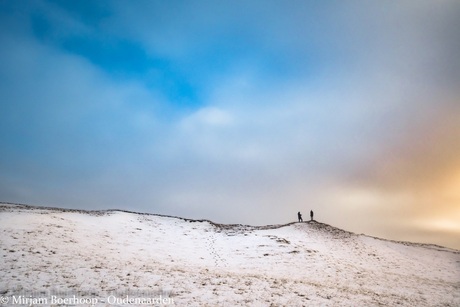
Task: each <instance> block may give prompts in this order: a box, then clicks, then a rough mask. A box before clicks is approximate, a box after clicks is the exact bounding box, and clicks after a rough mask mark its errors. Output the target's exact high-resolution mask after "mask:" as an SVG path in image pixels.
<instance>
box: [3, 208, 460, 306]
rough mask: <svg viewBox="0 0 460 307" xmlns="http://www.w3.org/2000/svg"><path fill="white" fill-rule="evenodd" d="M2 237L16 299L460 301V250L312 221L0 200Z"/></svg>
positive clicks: (6, 288) (10, 291)
mask: <svg viewBox="0 0 460 307" xmlns="http://www.w3.org/2000/svg"><path fill="white" fill-rule="evenodd" d="M0 243H1V245H0V259H1V261H0V271H1V272H2V273H1V274H2V275H1V281H0V296H1V300H2V301H1V302H3V303H6V305H11V306H13V305H17V304H18V303H19V302H25V303H31V302H33V301H32V300H33V299H35V303H36V305H40V304H42V305H52V302H51V296H53V295H55V296H56V297H57V298H56V300H55V302H57V303H61V305H72V304H73V305H79V304H83V305H90V304H89V302H90V301H89V299H90V298H91V299H94V300H92V301H91V303H94V302H95V303H96V305H97V306H122V305H124V304H125V303H129V302H131V303H133V302H134V304H132V305H131V306H133V305H140V306H143V305H142V304H143V303H146V301H145V300H144V301H142V300H140V299H141V298H140V297H142V299H152V297H153V296H155V299H161V300H162V301H156V303H158V304H159V303H161V304H163V305H168V304H171V305H174V306H317V305H324V306H373V305H378V306H380V305H385V306H460V252H459V251H456V250H452V249H448V248H443V247H440V246H435V245H422V244H413V243H405V242H392V241H387V240H382V239H377V238H372V237H369V236H365V235H356V234H353V233H350V232H347V231H343V230H340V229H337V228H334V227H331V226H329V225H326V224H322V223H318V222H315V221H313V222H305V223H290V224H287V225H275V226H264V227H255V226H244V225H220V224H215V223H212V222H210V221H195V220H188V219H183V218H175V217H166V216H158V215H151V214H138V213H130V212H124V211H115V210H114V211H90V212H88V211H78V210H65V209H55V208H40V207H31V206H24V205H10V204H0ZM56 293H57V294H56ZM149 295H150V297H148V298H143V297H144V296H149ZM18 297H19V298H18ZM137 297H139V298H138V300H137V301H128V299H133V298H137ZM38 298H42V300H41V301H37V299H38ZM27 299H29V301H27ZM45 299H46V300H45ZM59 299H60V301H59ZM64 299H69V300H71V299H73V300H74V301H64ZM115 299H116V300H115ZM123 299H125V300H124V301H123ZM20 300H22V301H20ZM7 301H8V302H7ZM1 302H0V303H1ZM150 303H151V302H150ZM158 304H157V305H158ZM24 305H26V304H24ZM153 305H155V304H153ZM150 306H152V304H151V305H150Z"/></svg>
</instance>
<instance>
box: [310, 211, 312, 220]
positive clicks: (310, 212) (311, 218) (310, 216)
mask: <svg viewBox="0 0 460 307" xmlns="http://www.w3.org/2000/svg"><path fill="white" fill-rule="evenodd" d="M310 219H311V220H312V221H313V210H310Z"/></svg>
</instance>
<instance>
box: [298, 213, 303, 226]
mask: <svg viewBox="0 0 460 307" xmlns="http://www.w3.org/2000/svg"><path fill="white" fill-rule="evenodd" d="M297 218H298V219H299V223H300V222H303V220H302V214H300V211H299V212H297Z"/></svg>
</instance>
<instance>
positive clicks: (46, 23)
mask: <svg viewBox="0 0 460 307" xmlns="http://www.w3.org/2000/svg"><path fill="white" fill-rule="evenodd" d="M459 29H460V3H459V2H458V1H449V0H441V1H418V0H417V1H397V2H395V1H377V2H369V1H348V0H347V1H272V0H264V1H256V0H254V1H247V0H246V1H239V0H236V1H225V0H223V1H201V0H198V1H174V0H172V1H155V0H153V1H134V2H133V1H126V0H125V1H117V0H114V1H56V0H53V1H44V0H37V1H27V2H23V1H5V0H0V46H1V48H0V201H4V202H14V203H25V204H31V205H41V206H55V207H63V208H79V209H109V208H116V209H124V210H131V211H140V212H149V213H158V214H166V215H176V216H181V217H187V218H198V219H211V220H213V221H215V222H219V223H243V224H251V225H266V224H279V223H286V222H290V221H294V220H296V218H297V212H298V211H300V212H302V213H303V215H304V219H308V216H309V211H310V210H313V211H314V212H315V219H316V220H318V221H320V222H325V223H328V224H331V225H334V226H336V227H339V228H343V229H346V230H350V231H353V232H357V233H365V234H368V235H373V236H379V237H383V238H388V239H393V240H409V241H415V242H426V243H435V244H439V245H443V246H449V247H453V248H457V249H460V241H459V240H458V238H459V237H460V120H459V119H460V61H459V55H460V30H459Z"/></svg>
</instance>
